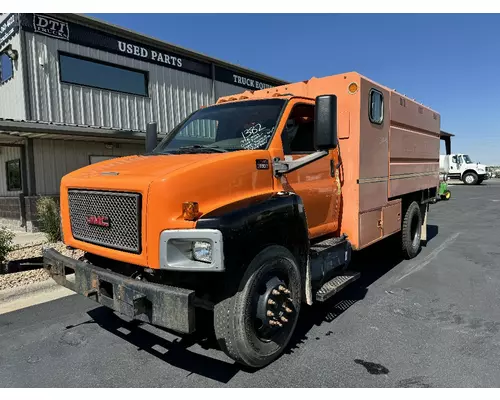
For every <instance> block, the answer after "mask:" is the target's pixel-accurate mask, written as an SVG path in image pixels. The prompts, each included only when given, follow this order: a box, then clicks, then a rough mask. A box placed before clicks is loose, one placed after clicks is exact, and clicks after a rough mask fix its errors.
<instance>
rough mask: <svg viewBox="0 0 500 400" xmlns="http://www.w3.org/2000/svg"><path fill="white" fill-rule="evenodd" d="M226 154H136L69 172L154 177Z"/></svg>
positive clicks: (80, 175) (78, 175)
mask: <svg viewBox="0 0 500 400" xmlns="http://www.w3.org/2000/svg"><path fill="white" fill-rule="evenodd" d="M223 155H225V154H222V153H220V154H219V153H215V154H205V153H201V154H180V155H174V154H168V155H167V154H163V155H148V156H143V155H134V156H127V157H120V158H116V159H111V160H106V161H101V162H99V163H97V164H92V165H89V166H86V167H83V168H80V169H77V170H76V171H73V172H71V173H69V174H68V175H67V176H68V177H71V178H84V179H86V178H87V179H88V178H97V177H100V176H103V177H104V176H115V177H116V176H120V177H123V178H131V177H140V178H146V177H150V178H152V179H154V178H157V177H161V176H165V175H168V174H170V173H172V172H174V171H176V170H178V169H180V168H183V167H186V166H188V165H192V164H194V163H198V162H202V161H205V160H207V159H210V158H217V157H220V156H223Z"/></svg>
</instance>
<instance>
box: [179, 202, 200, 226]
mask: <svg viewBox="0 0 500 400" xmlns="http://www.w3.org/2000/svg"><path fill="white" fill-rule="evenodd" d="M199 216H200V209H199V206H198V203H197V202H196V201H186V202H185V203H182V217H183V218H184V219H185V220H186V221H195V220H196V219H198V217H199Z"/></svg>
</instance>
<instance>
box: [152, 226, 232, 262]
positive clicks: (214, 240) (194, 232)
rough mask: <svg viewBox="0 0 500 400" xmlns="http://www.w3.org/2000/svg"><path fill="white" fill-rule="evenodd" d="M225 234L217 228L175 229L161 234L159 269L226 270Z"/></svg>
mask: <svg viewBox="0 0 500 400" xmlns="http://www.w3.org/2000/svg"><path fill="white" fill-rule="evenodd" d="M222 241H223V238H222V232H220V231H219V230H216V229H179V230H177V229H172V230H169V229H167V230H164V231H163V232H162V233H161V234H160V269H166V270H177V271H224V251H223V248H222V247H223V243H222Z"/></svg>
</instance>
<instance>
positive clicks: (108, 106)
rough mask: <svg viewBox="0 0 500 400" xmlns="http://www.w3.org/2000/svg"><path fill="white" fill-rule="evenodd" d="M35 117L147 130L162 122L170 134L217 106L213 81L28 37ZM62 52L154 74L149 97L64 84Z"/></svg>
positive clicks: (50, 39)
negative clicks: (154, 122) (203, 108)
mask: <svg viewBox="0 0 500 400" xmlns="http://www.w3.org/2000/svg"><path fill="white" fill-rule="evenodd" d="M26 41H27V53H28V61H27V62H28V63H29V66H30V68H29V70H30V74H29V75H30V89H31V92H32V93H37V95H36V96H31V107H32V111H33V119H36V120H41V121H53V122H64V123H71V124H83V125H91V126H102V127H112V128H119V129H132V130H145V129H146V124H147V123H148V122H150V121H152V120H153V118H155V119H156V118H157V119H158V129H159V131H160V132H162V133H165V132H168V131H170V130H171V129H172V128H173V127H174V126H175V125H176V124H178V123H179V122H180V121H181V120H182V119H183V118H185V116H187V115H188V114H189V113H191V112H192V111H194V110H196V109H197V108H199V107H201V106H205V105H209V104H210V103H212V81H211V80H210V79H208V78H204V77H199V76H196V75H193V74H188V73H186V72H181V71H177V70H173V69H168V68H165V67H162V66H159V65H155V64H150V63H147V62H144V61H139V60H135V59H131V58H127V57H124V56H120V55H115V54H112V53H108V52H105V51H101V50H96V49H92V48H89V47H84V46H80V45H76V44H73V43H69V42H65V41H62V40H56V39H52V38H49V37H45V36H41V35H35V34H32V33H26ZM58 50H61V51H65V52H68V53H72V54H77V55H82V56H86V57H91V58H93V59H97V60H101V61H107V62H111V63H114V64H118V65H124V66H128V67H132V68H136V69H139V70H144V71H149V95H150V96H149V97H142V96H134V95H129V94H122V93H116V92H111V91H108V90H101V89H94V88H89V87H80V86H77V85H68V84H64V83H61V82H60V80H59V62H58Z"/></svg>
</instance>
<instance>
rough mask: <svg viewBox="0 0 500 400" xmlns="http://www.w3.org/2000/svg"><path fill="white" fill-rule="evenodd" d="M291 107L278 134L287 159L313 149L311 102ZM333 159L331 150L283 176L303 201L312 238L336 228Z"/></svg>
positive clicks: (335, 192)
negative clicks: (325, 155)
mask: <svg viewBox="0 0 500 400" xmlns="http://www.w3.org/2000/svg"><path fill="white" fill-rule="evenodd" d="M292 107H293V108H292V109H291V111H290V113H289V114H288V117H286V118H287V120H286V124H285V127H284V129H283V131H282V136H281V138H282V143H283V152H284V155H285V159H288V160H290V159H294V160H295V159H297V158H300V157H303V156H305V155H307V154H311V153H313V152H314V151H315V149H314V103H312V104H311V103H307V102H302V101H297V102H296V103H294V104H293V106H292ZM334 161H335V160H334V156H333V151H330V154H329V155H328V156H327V157H324V158H322V159H319V160H317V161H314V162H312V163H311V164H309V165H306V166H304V167H302V168H299V169H298V170H296V171H293V172H291V173H289V174H286V175H285V176H284V178H285V179H286V181H287V184H288V185H289V186H290V187H291V189H292V190H293V191H294V192H295V193H297V194H298V195H299V196H300V197H301V198H302V201H303V202H304V207H305V210H306V217H307V222H308V225H309V236H310V237H311V238H314V237H318V236H321V235H324V234H326V233H330V232H334V231H335V230H336V229H337V228H338V207H339V196H338V195H337V189H338V188H337V180H336V179H335V168H334Z"/></svg>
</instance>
